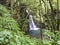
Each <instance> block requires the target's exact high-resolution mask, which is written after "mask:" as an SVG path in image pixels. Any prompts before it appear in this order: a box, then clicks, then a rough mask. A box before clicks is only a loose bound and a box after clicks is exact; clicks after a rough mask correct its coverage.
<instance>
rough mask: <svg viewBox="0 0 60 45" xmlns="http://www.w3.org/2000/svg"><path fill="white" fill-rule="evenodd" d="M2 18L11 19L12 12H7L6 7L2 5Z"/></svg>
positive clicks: (0, 11) (0, 6)
mask: <svg viewBox="0 0 60 45" xmlns="http://www.w3.org/2000/svg"><path fill="white" fill-rule="evenodd" d="M0 16H2V17H10V16H11V15H10V11H9V10H7V8H6V7H4V6H3V5H1V4H0Z"/></svg>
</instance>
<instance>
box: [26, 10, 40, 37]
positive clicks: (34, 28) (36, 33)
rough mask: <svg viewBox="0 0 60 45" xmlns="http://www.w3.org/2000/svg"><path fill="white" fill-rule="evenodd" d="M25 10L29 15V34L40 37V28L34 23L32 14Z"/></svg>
mask: <svg viewBox="0 0 60 45" xmlns="http://www.w3.org/2000/svg"><path fill="white" fill-rule="evenodd" d="M26 12H27V13H28V15H29V35H30V36H31V37H33V38H39V37H40V28H39V27H37V26H36V25H35V23H34V20H33V18H32V15H31V14H29V11H28V10H26Z"/></svg>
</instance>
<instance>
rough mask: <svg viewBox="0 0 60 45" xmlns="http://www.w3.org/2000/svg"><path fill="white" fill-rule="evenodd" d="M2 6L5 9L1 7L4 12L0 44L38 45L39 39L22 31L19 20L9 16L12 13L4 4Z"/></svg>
mask: <svg viewBox="0 0 60 45" xmlns="http://www.w3.org/2000/svg"><path fill="white" fill-rule="evenodd" d="M2 8H4V9H0V11H1V10H2V11H1V14H2V13H3V14H2V15H3V16H0V45H37V44H38V43H37V42H38V41H37V42H36V40H33V39H30V38H29V37H27V36H25V35H24V34H23V32H20V31H19V27H18V24H17V22H16V21H15V20H14V19H13V18H12V17H10V16H8V15H10V13H9V12H8V10H7V9H6V8H5V7H3V6H2ZM4 10H6V12H5V11H4ZM5 14H6V15H7V16H6V15H5Z"/></svg>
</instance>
